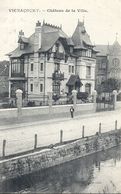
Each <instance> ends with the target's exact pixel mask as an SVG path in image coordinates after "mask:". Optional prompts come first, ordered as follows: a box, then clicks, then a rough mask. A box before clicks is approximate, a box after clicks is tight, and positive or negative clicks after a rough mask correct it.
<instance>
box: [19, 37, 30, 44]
mask: <svg viewBox="0 0 121 194" xmlns="http://www.w3.org/2000/svg"><path fill="white" fill-rule="evenodd" d="M18 42H24V43H29V39H28V38H26V37H20V38H19V40H18Z"/></svg>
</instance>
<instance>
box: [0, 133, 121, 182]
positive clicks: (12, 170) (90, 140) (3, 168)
mask: <svg viewBox="0 0 121 194" xmlns="http://www.w3.org/2000/svg"><path fill="white" fill-rule="evenodd" d="M120 143H121V130H115V131H110V132H106V133H103V134H101V133H97V134H96V135H94V136H89V137H85V138H81V139H78V140H75V141H73V142H71V143H67V144H61V145H60V146H55V147H52V148H51V149H46V150H41V151H35V152H33V153H29V154H25V155H21V156H17V157H13V158H9V159H3V160H1V161H0V182H2V181H4V180H6V179H11V178H16V177H19V176H22V175H25V174H30V173H33V172H36V171H39V170H41V169H44V168H48V167H52V166H55V165H59V164H62V163H65V162H67V161H71V160H74V159H77V158H80V157H83V156H86V155H89V154H92V153H95V152H98V151H102V150H105V149H109V148H112V147H114V146H117V145H119V144H120Z"/></svg>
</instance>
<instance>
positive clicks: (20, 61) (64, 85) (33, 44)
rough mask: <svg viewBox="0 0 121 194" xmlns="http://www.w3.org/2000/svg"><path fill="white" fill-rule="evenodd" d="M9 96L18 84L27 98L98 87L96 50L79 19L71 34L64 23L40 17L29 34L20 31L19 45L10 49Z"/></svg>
mask: <svg viewBox="0 0 121 194" xmlns="http://www.w3.org/2000/svg"><path fill="white" fill-rule="evenodd" d="M8 55H9V58H10V68H9V97H15V91H16V90H17V89H18V88H19V89H22V91H23V97H24V98H26V99H28V100H35V99H40V98H44V97H45V96H46V95H47V94H48V92H51V91H52V93H53V94H57V95H61V94H65V93H66V94H71V92H72V90H73V89H75V90H77V92H79V91H81V92H88V94H92V92H93V90H94V88H95V65H96V51H95V49H94V45H92V43H91V40H90V37H89V35H88V34H87V32H86V29H85V26H84V22H80V21H78V24H77V26H76V29H75V31H74V33H73V35H72V37H68V36H67V35H66V34H65V33H64V32H63V30H62V27H58V26H54V25H51V24H47V23H45V22H43V24H41V23H40V22H39V21H38V22H37V23H36V27H35V32H34V33H33V34H32V35H31V36H30V37H29V38H26V37H25V36H24V32H23V31H22V30H21V31H20V32H19V38H18V47H17V48H16V49H15V50H14V51H12V52H10V53H9V54H8Z"/></svg>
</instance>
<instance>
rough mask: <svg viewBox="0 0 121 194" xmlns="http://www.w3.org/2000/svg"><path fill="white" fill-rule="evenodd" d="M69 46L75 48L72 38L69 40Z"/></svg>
mask: <svg viewBox="0 0 121 194" xmlns="http://www.w3.org/2000/svg"><path fill="white" fill-rule="evenodd" d="M67 44H68V45H70V46H74V43H73V40H72V38H70V37H69V38H67Z"/></svg>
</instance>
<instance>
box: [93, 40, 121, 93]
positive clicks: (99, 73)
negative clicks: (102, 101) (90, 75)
mask: <svg viewBox="0 0 121 194" xmlns="http://www.w3.org/2000/svg"><path fill="white" fill-rule="evenodd" d="M96 50H97V51H98V52H99V53H98V54H97V58H96V70H95V72H96V74H95V76H96V83H95V84H96V90H98V88H99V85H100V84H101V83H102V82H103V81H105V80H107V79H108V78H114V79H117V80H121V45H120V44H119V43H118V41H117V40H116V41H115V42H114V43H113V45H97V46H96Z"/></svg>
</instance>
